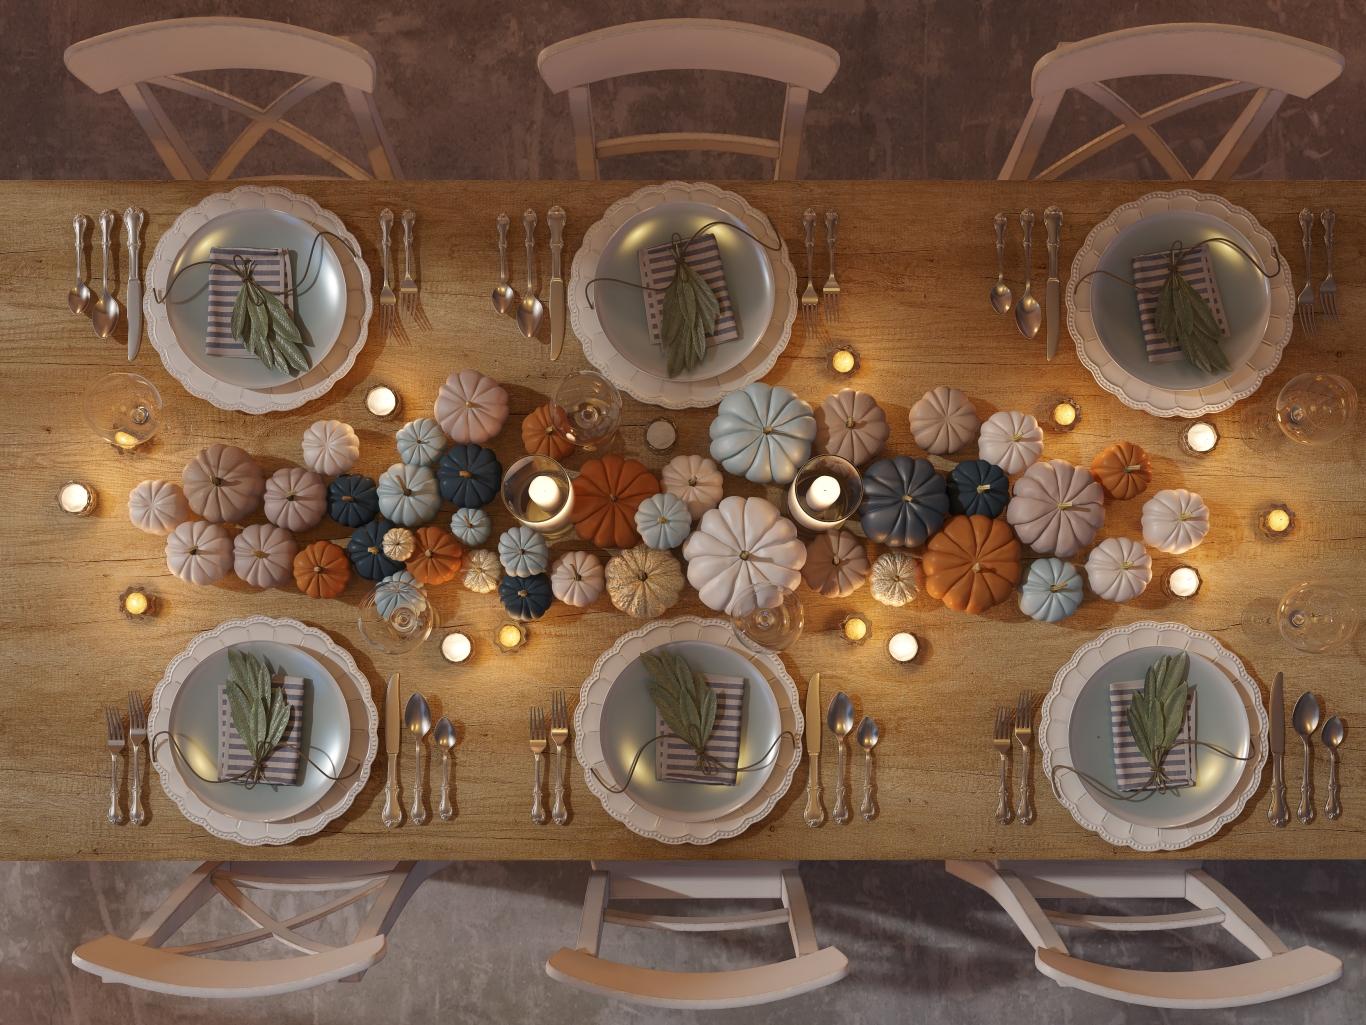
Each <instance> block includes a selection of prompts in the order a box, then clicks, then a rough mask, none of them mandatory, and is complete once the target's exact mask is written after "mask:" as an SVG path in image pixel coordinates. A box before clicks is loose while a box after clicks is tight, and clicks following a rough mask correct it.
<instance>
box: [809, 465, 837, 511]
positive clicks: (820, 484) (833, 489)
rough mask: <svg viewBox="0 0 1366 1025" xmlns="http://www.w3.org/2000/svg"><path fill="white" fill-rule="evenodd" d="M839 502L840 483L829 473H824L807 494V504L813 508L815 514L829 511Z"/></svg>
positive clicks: (813, 483) (812, 483) (812, 484)
mask: <svg viewBox="0 0 1366 1025" xmlns="http://www.w3.org/2000/svg"><path fill="white" fill-rule="evenodd" d="M839 500H840V482H839V481H837V480H835V478H834V477H831V476H830V475H829V474H828V473H823V474H821V475H820V476H819V477H817V478H816V479H815V480H813V481H812V482H811V487H810V488H809V489H807V492H806V504H807V505H809V506H810V507H811V510H812V511H813V512H822V511H823V510H825V509H829V508H830V507H831V506H832V505H834V504H835V503H836V502H838V501H839Z"/></svg>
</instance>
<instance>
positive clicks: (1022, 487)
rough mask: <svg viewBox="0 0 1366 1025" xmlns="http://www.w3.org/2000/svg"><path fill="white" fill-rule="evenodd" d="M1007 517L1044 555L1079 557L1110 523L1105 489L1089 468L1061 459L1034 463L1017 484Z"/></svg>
mask: <svg viewBox="0 0 1366 1025" xmlns="http://www.w3.org/2000/svg"><path fill="white" fill-rule="evenodd" d="M1006 520H1007V522H1009V523H1010V525H1011V527H1013V528H1014V529H1015V533H1016V534H1018V535H1019V537H1020V540H1021V541H1023V542H1024V543H1025V544H1027V545H1029V546H1030V547H1031V548H1033V549H1034V551H1036V552H1038V553H1039V554H1040V555H1060V556H1062V557H1063V558H1069V557H1071V556H1073V555H1076V554H1077V552H1079V551H1081V550H1082V549H1083V548H1085V547H1086V546H1087V545H1089V544H1090V543H1091V542H1092V541H1094V540H1095V538H1096V534H1097V533H1098V532H1099V530H1100V527H1101V524H1103V523H1104V522H1105V491H1104V489H1102V488H1101V486H1100V484H1098V483H1097V482H1096V479H1095V478H1094V477H1092V476H1091V471H1090V470H1084V469H1082V468H1081V467H1080V466H1073V465H1072V464H1071V463H1069V462H1066V461H1065V460H1062V459H1045V460H1044V461H1043V462H1041V463H1035V464H1034V465H1033V466H1031V467H1030V468H1029V469H1027V470H1026V471H1025V472H1024V476H1022V477H1021V478H1020V479H1019V480H1017V481H1016V482H1015V497H1014V498H1012V499H1011V500H1010V505H1008V506H1006Z"/></svg>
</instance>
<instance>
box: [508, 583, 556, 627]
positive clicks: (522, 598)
mask: <svg viewBox="0 0 1366 1025" xmlns="http://www.w3.org/2000/svg"><path fill="white" fill-rule="evenodd" d="M498 597H499V598H501V599H503V608H505V609H507V611H508V615H510V616H512V617H513V618H514V619H540V618H541V617H542V616H544V615H545V614H546V613H547V612H549V611H550V600H551V598H552V597H553V595H552V592H551V590H550V577H549V576H548V575H546V574H545V573H536V574H534V575H532V576H529V577H514V576H505V577H503V579H502V580H501V581H500V582H499V584H498Z"/></svg>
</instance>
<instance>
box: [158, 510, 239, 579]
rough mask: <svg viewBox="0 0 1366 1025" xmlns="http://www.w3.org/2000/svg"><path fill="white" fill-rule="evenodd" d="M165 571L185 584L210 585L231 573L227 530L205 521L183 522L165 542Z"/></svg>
mask: <svg viewBox="0 0 1366 1025" xmlns="http://www.w3.org/2000/svg"><path fill="white" fill-rule="evenodd" d="M166 568H167V569H169V570H170V571H171V572H172V573H174V574H175V575H176V576H178V577H179V578H180V579H181V580H184V581H185V582H186V583H189V584H201V585H202V584H212V583H216V582H217V581H219V580H222V579H223V578H224V577H225V576H227V575H228V572H229V571H230V570H231V569H232V538H231V537H230V536H229V534H228V531H227V528H226V527H224V526H222V525H221V524H218V523H209V522H208V521H206V520H187V521H186V522H184V523H182V524H180V526H178V527H176V528H175V530H173V531H171V534H170V536H169V537H167V538H166Z"/></svg>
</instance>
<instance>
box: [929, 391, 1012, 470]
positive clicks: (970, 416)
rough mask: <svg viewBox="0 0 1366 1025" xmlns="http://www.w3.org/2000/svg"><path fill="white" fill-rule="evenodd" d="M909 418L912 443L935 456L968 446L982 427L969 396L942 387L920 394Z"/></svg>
mask: <svg viewBox="0 0 1366 1025" xmlns="http://www.w3.org/2000/svg"><path fill="white" fill-rule="evenodd" d="M909 418H910V421H911V435H912V436H913V437H914V438H915V443H916V444H917V445H919V446H920V447H921V448H923V449H924V450H925V451H926V452H930V453H932V454H934V455H937V456H946V455H948V454H949V453H950V452H957V451H958V450H959V449H961V448H964V447H965V446H967V445H970V444H971V443H972V439H973V438H975V437H977V431H978V429H979V428H980V426H981V421H980V420H979V419H978V418H977V407H976V406H974V405H973V404H972V402H971V401H969V399H968V397H967V396H966V395H964V394H963V393H962V392H961V391H959V390H958V389H957V388H950V387H948V386H947V385H943V384H941V385H940V386H939V387H938V388H931V389H930V390H929V391H927V392H926V393H925V394H924V395H922V396H921V397H920V400H919V401H918V402H917V403H916V404H915V405H914V406H912V407H911V412H910V417H909ZM992 462H995V460H992Z"/></svg>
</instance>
